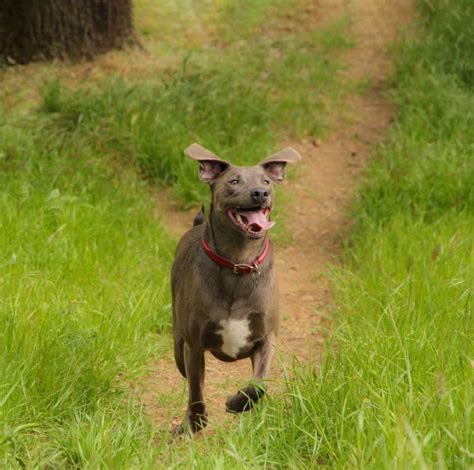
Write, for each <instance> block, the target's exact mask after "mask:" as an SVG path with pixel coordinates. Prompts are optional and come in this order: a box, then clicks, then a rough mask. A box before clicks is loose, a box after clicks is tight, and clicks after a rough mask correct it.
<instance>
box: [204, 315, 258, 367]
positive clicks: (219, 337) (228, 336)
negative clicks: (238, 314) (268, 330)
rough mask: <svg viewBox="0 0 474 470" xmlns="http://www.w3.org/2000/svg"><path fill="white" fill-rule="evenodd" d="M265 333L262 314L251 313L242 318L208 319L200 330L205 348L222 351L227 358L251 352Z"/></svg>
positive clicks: (234, 357)
mask: <svg viewBox="0 0 474 470" xmlns="http://www.w3.org/2000/svg"><path fill="white" fill-rule="evenodd" d="M264 333H265V328H264V321H263V315H262V314H258V313H251V314H249V315H247V316H244V317H242V318H226V319H222V320H218V321H215V320H209V321H207V322H206V323H205V325H204V328H203V330H202V335H201V340H202V345H203V347H204V348H205V349H209V350H211V351H213V352H217V353H222V354H223V355H224V356H226V357H228V358H229V359H240V358H242V357H245V356H247V355H248V354H250V353H251V351H252V350H253V348H254V347H255V345H256V344H257V343H258V341H261V340H263V337H264Z"/></svg>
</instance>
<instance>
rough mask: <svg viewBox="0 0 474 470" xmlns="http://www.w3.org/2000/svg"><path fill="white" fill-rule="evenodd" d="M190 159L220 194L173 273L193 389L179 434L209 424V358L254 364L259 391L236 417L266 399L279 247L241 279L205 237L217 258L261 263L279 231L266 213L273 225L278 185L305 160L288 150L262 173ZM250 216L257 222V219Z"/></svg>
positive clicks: (235, 404) (181, 250)
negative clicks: (247, 360) (271, 231)
mask: <svg viewBox="0 0 474 470" xmlns="http://www.w3.org/2000/svg"><path fill="white" fill-rule="evenodd" d="M185 153H186V154H187V155H188V156H190V157H191V158H192V159H194V160H196V161H198V163H199V175H200V178H201V180H203V181H205V182H207V183H209V185H210V187H211V193H212V203H211V209H210V214H209V217H208V220H207V221H206V222H204V215H203V214H202V215H200V214H198V216H197V217H196V219H195V226H194V227H193V228H192V229H191V230H189V231H188V232H187V233H185V234H184V236H183V237H182V238H181V240H180V242H179V245H178V248H177V250H176V258H175V261H174V264H173V269H172V296H173V336H174V351H175V360H176V365H177V367H178V369H179V371H180V372H181V374H182V375H183V376H184V377H186V378H187V380H188V385H189V400H188V409H187V413H186V417H185V420H184V422H183V425H182V426H181V427H179V430H180V431H184V430H187V429H189V430H191V431H193V432H195V431H198V430H199V429H201V428H203V427H204V426H205V425H206V424H207V414H206V409H205V405H204V401H203V386H204V352H205V351H210V352H211V353H212V354H213V355H214V356H216V357H217V358H219V359H220V360H222V361H228V362H229V361H235V360H238V359H243V358H247V357H250V358H251V360H252V366H253V374H254V383H253V384H251V385H249V386H247V387H245V388H243V389H242V390H239V391H238V392H237V393H236V394H235V395H234V396H232V397H230V398H229V399H228V400H227V404H226V406H227V410H228V411H230V412H234V413H238V412H242V411H246V410H248V409H250V408H251V407H252V405H253V404H254V403H255V402H256V401H258V399H259V398H260V397H261V396H262V395H263V393H264V384H263V381H264V379H265V377H266V376H267V374H268V371H269V368H270V362H271V359H272V356H273V353H274V348H275V338H276V334H277V331H278V290H277V284H276V279H275V270H274V263H273V247H272V246H271V244H270V252H269V255H268V256H267V257H266V258H265V260H264V262H263V263H262V264H261V265H260V266H259V271H260V272H259V274H236V273H234V272H233V271H232V270H231V269H228V268H226V267H223V266H221V265H219V264H217V263H216V262H214V261H213V260H211V259H210V258H209V257H208V255H207V254H206V253H205V252H204V250H203V247H202V246H201V239H202V238H203V237H204V239H205V240H206V241H207V243H208V245H209V246H210V247H211V248H212V250H214V251H215V252H217V253H218V254H219V255H221V256H223V257H225V258H227V259H229V260H232V261H233V262H234V263H249V262H251V261H253V260H254V259H256V258H257V257H258V256H259V255H260V253H261V252H262V249H263V246H264V243H265V238H266V237H268V234H267V230H268V229H269V228H270V227H271V225H272V223H271V222H269V221H265V220H264V219H262V217H263V216H262V213H263V214H265V217H267V218H268V215H269V212H270V210H271V207H272V204H273V199H274V190H275V185H276V184H277V183H279V182H281V181H282V180H283V179H284V174H285V167H286V164H287V163H288V162H294V161H297V160H299V158H300V155H299V154H298V153H297V152H296V151H295V150H293V149H291V148H287V149H285V150H283V151H281V152H279V153H276V154H274V155H271V156H270V157H268V158H266V159H265V160H264V161H263V162H262V163H261V164H260V165H257V166H251V167H237V166H234V165H232V164H230V163H229V162H226V161H224V160H222V159H220V158H219V157H217V156H216V155H214V154H213V153H211V152H209V151H208V150H206V149H204V148H203V147H201V146H200V145H198V144H193V145H191V146H190V147H188V148H187V149H186V151H185ZM237 209H240V211H241V212H239V211H238V210H237ZM229 210H230V212H229ZM246 210H247V212H246ZM252 213H256V214H257V215H256V216H252V215H251V214H252ZM241 214H244V218H243V219H242V217H241V216H240V215H241ZM245 214H250V216H249V218H247V217H246V216H245ZM234 216H236V217H237V219H239V220H236V219H235V217H234ZM255 217H257V219H255V220H259V221H260V222H259V223H257V224H256V225H255V224H250V222H248V221H251V220H254V218H255ZM242 220H244V221H247V222H248V224H247V225H248V226H247V225H246V223H242V222H241V221H242ZM262 220H263V222H262ZM239 221H240V222H239ZM262 226H263V227H264V229H263V230H260V229H259V228H261V227H262ZM253 230H256V231H253Z"/></svg>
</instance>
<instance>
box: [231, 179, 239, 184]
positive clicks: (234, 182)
mask: <svg viewBox="0 0 474 470" xmlns="http://www.w3.org/2000/svg"><path fill="white" fill-rule="evenodd" d="M229 183H230V184H239V180H230V181H229Z"/></svg>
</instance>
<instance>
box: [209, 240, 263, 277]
mask: <svg viewBox="0 0 474 470" xmlns="http://www.w3.org/2000/svg"><path fill="white" fill-rule="evenodd" d="M201 244H202V247H203V248H204V251H205V253H206V255H207V256H209V258H211V259H212V261H215V262H216V263H217V264H220V265H221V266H224V267H225V268H229V269H232V271H233V273H234V274H251V273H252V274H260V270H259V269H258V267H259V266H260V265H261V264H262V263H263V262H264V261H265V259H266V257H267V256H268V253H269V252H270V242H269V241H268V237H267V238H265V242H264V246H263V251H262V253H261V254H260V256H258V257H257V258H255V260H254V261H253V262H252V263H250V264H244V263H233V262H232V261H231V260H229V259H227V258H224V257H223V256H221V255H219V254H217V253H216V252H215V251H213V250H212V248H211V247H210V246H209V245H208V244H207V242H206V240H204V237H203V238H202V239H201Z"/></svg>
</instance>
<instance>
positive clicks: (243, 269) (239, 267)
mask: <svg viewBox="0 0 474 470" xmlns="http://www.w3.org/2000/svg"><path fill="white" fill-rule="evenodd" d="M232 271H233V272H234V274H241V273H247V272H248V273H252V274H255V275H257V276H260V269H259V268H258V265H257V263H252V264H245V263H235V264H234V267H233V269H232Z"/></svg>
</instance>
